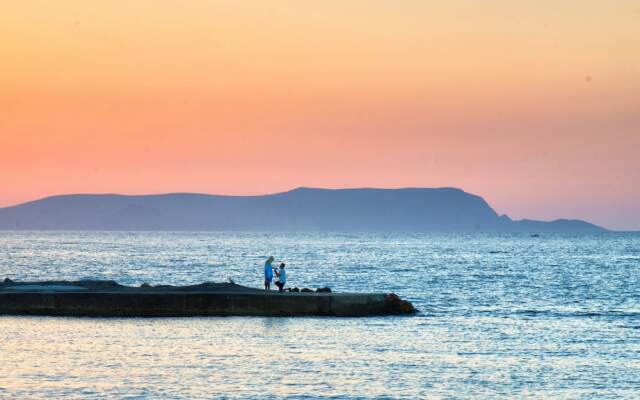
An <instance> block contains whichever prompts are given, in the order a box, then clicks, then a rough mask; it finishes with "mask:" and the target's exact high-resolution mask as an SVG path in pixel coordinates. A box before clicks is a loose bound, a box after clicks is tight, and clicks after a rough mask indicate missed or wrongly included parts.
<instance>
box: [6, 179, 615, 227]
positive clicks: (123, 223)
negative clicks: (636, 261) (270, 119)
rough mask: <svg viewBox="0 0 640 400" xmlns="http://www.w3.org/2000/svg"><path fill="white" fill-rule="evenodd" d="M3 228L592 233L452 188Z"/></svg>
mask: <svg viewBox="0 0 640 400" xmlns="http://www.w3.org/2000/svg"><path fill="white" fill-rule="evenodd" d="M0 229H3V230H160V231H169V230H176V231H414V232H472V231H480V232H483V231H484V232H598V231H606V229H604V228H602V227H599V226H596V225H593V224H591V223H588V222H585V221H581V220H567V219H558V220H555V221H548V222H547V221H535V220H527V219H524V220H517V221H515V220H512V219H510V218H509V217H508V216H506V215H502V216H500V215H498V214H497V213H496V212H495V211H494V210H493V209H492V208H491V207H490V206H489V204H487V202H486V201H485V200H484V199H483V198H482V197H479V196H476V195H473V194H470V193H467V192H465V191H463V190H461V189H456V188H406V189H371V188H363V189H316V188H297V189H294V190H291V191H288V192H283V193H275V194H269V195H260V196H222V195H208V194H196V193H172V194H161V195H140V196H125V195H117V194H72V195H62V196H53V197H47V198H44V199H41V200H36V201H31V202H27V203H23V204H19V205H16V206H12V207H5V208H0Z"/></svg>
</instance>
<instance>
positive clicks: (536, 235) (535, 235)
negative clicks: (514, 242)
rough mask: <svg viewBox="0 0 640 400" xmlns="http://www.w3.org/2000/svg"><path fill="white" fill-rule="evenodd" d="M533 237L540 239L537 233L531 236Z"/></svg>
mask: <svg viewBox="0 0 640 400" xmlns="http://www.w3.org/2000/svg"><path fill="white" fill-rule="evenodd" d="M530 236H531V237H540V235H538V234H537V233H534V234H533V235H530Z"/></svg>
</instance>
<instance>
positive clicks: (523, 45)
mask: <svg viewBox="0 0 640 400" xmlns="http://www.w3.org/2000/svg"><path fill="white" fill-rule="evenodd" d="M267 4H269V5H267ZM0 26H2V35H0V59H1V60H2V63H0V183H1V184H2V190H1V191H0V206H7V205H12V204H16V203H19V202H22V201H27V200H32V199H35V198H40V197H44V196H48V195H52V194H62V193H79V192H82V193H105V192H115V193H129V194H144V193H163V192H205V193H223V194H262V193H272V192H276V191H283V190H288V189H291V188H294V187H297V186H317V187H334V188H336V187H364V186H368V187H406V186H412V187H439V186H455V187H460V188H462V189H464V190H466V191H468V192H472V193H475V194H478V195H481V196H483V197H484V198H485V199H486V200H487V201H488V202H489V203H490V204H491V205H492V206H493V207H494V208H495V209H496V211H497V212H498V213H501V214H502V213H506V214H508V215H509V216H511V217H512V218H536V219H554V218H561V217H562V218H580V219H585V220H588V221H591V222H594V223H598V224H601V225H604V226H606V227H610V228H616V229H636V230H640V185H639V184H638V183H639V182H640V51H638V49H639V48H640V8H638V5H637V2H635V1H618V2H602V1H590V0H586V1H584V2H581V4H580V6H579V7H577V6H576V5H575V2H569V1H536V2H533V1H531V2H526V1H525V2H517V3H515V2H510V1H488V2H486V3H483V5H482V6H480V5H478V3H477V2H475V1H473V2H472V1H454V2H447V3H446V4H444V3H441V2H429V1H407V2H403V3H397V2H384V1H341V2H338V1H326V2H299V1H279V2H275V3H270V2H269V3H267V2H258V1H255V2H253V1H246V2H241V3H239V2H232V1H213V2H212V1H193V2H189V3H188V4H184V3H183V2H178V1H163V2H156V1H145V0H141V1H137V2H135V3H134V4H133V5H127V6H123V5H122V4H120V3H117V2H109V1H99V0H96V1H80V0H77V1H61V2H56V3H55V4H54V3H51V2H46V1H29V0H27V1H21V2H12V3H9V4H3V5H0Z"/></svg>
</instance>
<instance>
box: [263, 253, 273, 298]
mask: <svg viewBox="0 0 640 400" xmlns="http://www.w3.org/2000/svg"><path fill="white" fill-rule="evenodd" d="M273 260H275V259H274V258H273V256H270V257H269V258H268V259H267V262H265V263H264V290H271V281H272V280H273V266H272V265H271V263H273Z"/></svg>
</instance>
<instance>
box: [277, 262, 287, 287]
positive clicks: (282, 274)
mask: <svg viewBox="0 0 640 400" xmlns="http://www.w3.org/2000/svg"><path fill="white" fill-rule="evenodd" d="M276 276H277V277H278V281H277V282H276V286H277V287H278V292H284V284H285V283H287V272H286V271H285V270H284V263H280V269H279V270H276Z"/></svg>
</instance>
